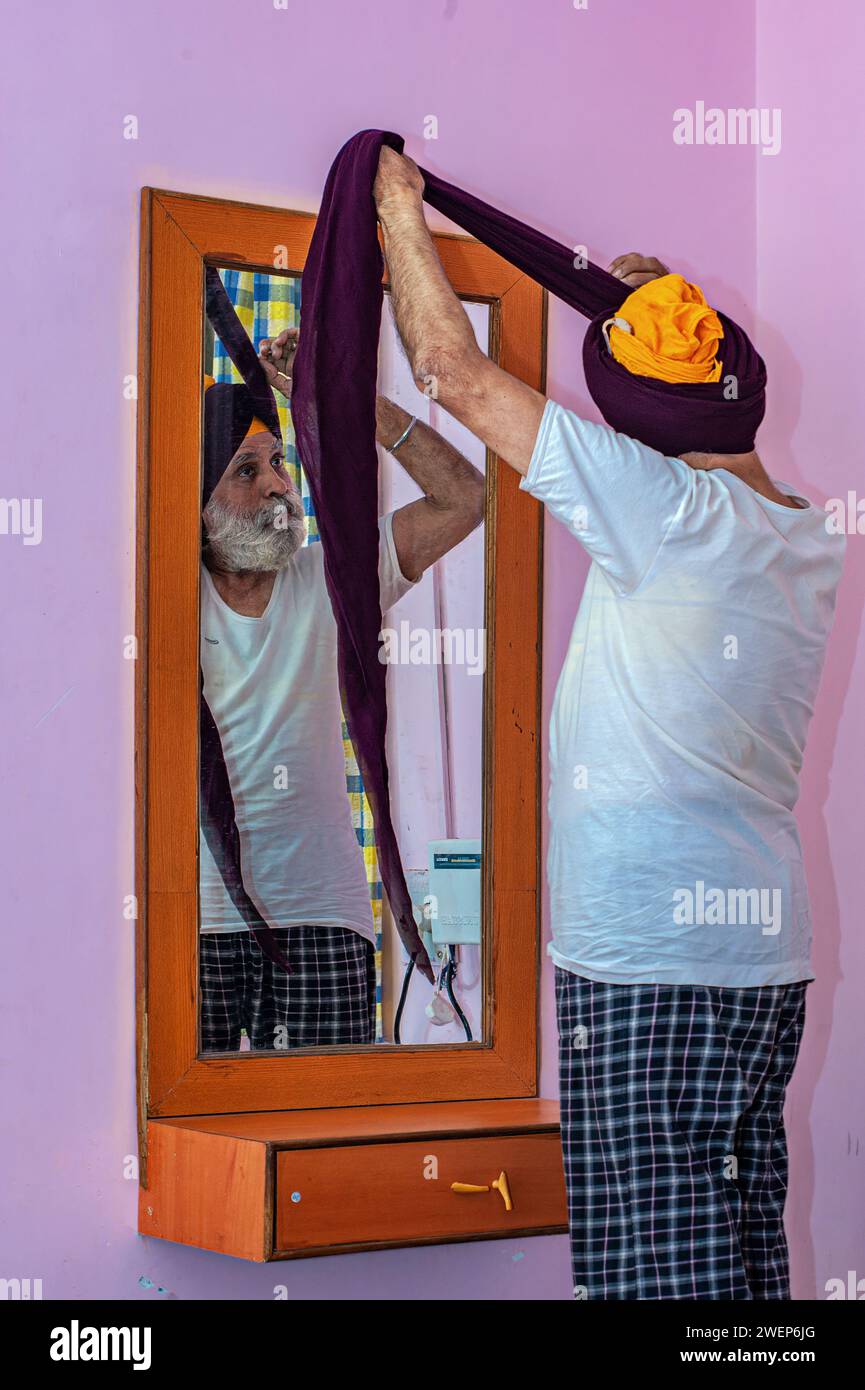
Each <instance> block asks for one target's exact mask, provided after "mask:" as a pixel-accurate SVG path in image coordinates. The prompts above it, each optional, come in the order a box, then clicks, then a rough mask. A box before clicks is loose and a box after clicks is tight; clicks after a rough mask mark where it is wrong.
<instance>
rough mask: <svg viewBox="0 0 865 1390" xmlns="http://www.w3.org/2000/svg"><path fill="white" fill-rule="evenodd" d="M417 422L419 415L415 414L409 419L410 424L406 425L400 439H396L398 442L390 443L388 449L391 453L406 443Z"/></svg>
mask: <svg viewBox="0 0 865 1390" xmlns="http://www.w3.org/2000/svg"><path fill="white" fill-rule="evenodd" d="M416 424H417V416H416V415H413V416H412V417H411V419H410V420H409V422H408V424H407V425H406V427H405V429H404V430H403V432H402V434H401V435H400V437H399V439H398V440H397V441H396V443H395V444H389V445H388V449H387V451H388V453H389V454H395V453H396V451H397V449H398V448H399V447H400V445H401V444H405V442H406V440H407V439H408V437H409V435H410V434H411V432H412V430H413V429H414V427H415V425H416Z"/></svg>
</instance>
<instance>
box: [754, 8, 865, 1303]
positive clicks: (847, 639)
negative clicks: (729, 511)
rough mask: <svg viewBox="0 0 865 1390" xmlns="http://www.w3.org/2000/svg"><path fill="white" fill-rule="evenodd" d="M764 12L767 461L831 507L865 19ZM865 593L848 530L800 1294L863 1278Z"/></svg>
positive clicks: (814, 1000) (816, 764)
mask: <svg viewBox="0 0 865 1390" xmlns="http://www.w3.org/2000/svg"><path fill="white" fill-rule="evenodd" d="M757 16H758V19H757V98H756V101H757V104H758V105H760V106H770V107H776V106H777V107H780V108H781V109H782V111H783V130H784V135H783V143H782V148H781V152H780V154H779V155H777V156H775V157H759V158H758V159H757V238H758V240H757V309H758V321H759V324H760V342H761V347H762V351H763V354H764V356H765V358H766V362H767V368H768V372H769V410H768V414H767V422H766V426H765V428H764V431H763V434H762V436H761V441H760V442H761V448H762V451H763V458H764V461H765V462H766V464H767V467H768V468H769V470H770V472H771V473H772V474H773V476H774V477H781V478H789V479H790V480H791V481H792V482H794V483H796V484H798V485H799V486H800V487H801V488H802V489H803V490H804V491H805V492H806V494H808V495H809V496H811V497H814V498H815V499H816V500H817V501H819V502H820V503H821V504H824V503H825V501H826V500H827V499H828V498H832V497H834V498H844V499H846V497H847V493H848V491H849V490H850V489H853V490H856V491H857V492H858V496H859V497H865V468H863V463H862V382H861V363H862V360H863V355H865V322H863V309H865V265H863V260H862V254H861V238H862V227H863V224H865V192H863V182H862V174H861V169H862V148H863V143H865V108H863V104H862V91H861V74H862V53H863V52H865V10H863V7H862V6H861V5H857V4H852V3H851V4H842V5H835V6H833V7H832V21H833V22H832V23H828V24H822V23H820V22H819V21H818V22H815V18H816V16H815V12H814V9H813V7H812V6H811V5H810V4H808V3H806V0H794V3H792V4H791V3H790V0H761V2H760V4H759V5H758V7H757ZM863 526H865V521H863ZM863 595H865V538H863V536H860V535H855V534H854V535H849V534H848V537H847V561H846V568H845V575H844V580H843V583H842V587H841V592H840V596H839V604H838V610H837V617H836V626H835V632H834V635H833V639H832V644H831V647H830V650H829V659H828V662H827V668H826V673H825V676H824V680H823V685H822V688H821V692H820V698H819V703H818V706H817V712H816V715H815V720H814V724H813V726H812V731H811V736H810V742H809V761H808V762H807V763H806V767H805V772H804V776H803V781H802V798H801V800H800V803H799V824H800V826H801V827H802V838H803V844H804V850H805V861H806V867H807V871H808V877H809V882H810V887H811V899H812V905H813V910H814V940H815V949H814V971H815V975H816V977H817V978H816V981H815V983H814V984H813V985H811V987H810V989H809V991H808V1006H807V1007H808V1015H809V1017H808V1023H807V1027H806V1030H805V1037H804V1041H803V1051H802V1058H801V1061H800V1064H799V1067H798V1069H797V1071H796V1074H795V1076H794V1080H793V1085H792V1087H791V1091H790V1105H789V1111H790V1126H789V1132H790V1153H791V1186H790V1202H789V1207H788V1221H787V1226H788V1232H789V1235H790V1243H791V1250H792V1263H793V1278H794V1284H793V1288H794V1292H797V1291H798V1292H797V1296H798V1297H806V1298H807V1297H825V1286H826V1281H827V1279H830V1278H841V1279H846V1276H847V1271H848V1270H850V1269H855V1270H857V1271H858V1275H859V1278H862V1277H863V1276H865V1083H863V1067H862V1057H863V1030H862V1016H863V1011H862V982H863V979H865V934H863V930H862V913H861V896H860V895H861V891H862V766H863V734H865V718H863V715H865V702H863V700H862V680H863V674H865V673H863V659H865V648H863V643H862V639H861V634H860V629H861V622H862V603H863Z"/></svg>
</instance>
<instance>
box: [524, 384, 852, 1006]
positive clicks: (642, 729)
mask: <svg viewBox="0 0 865 1390" xmlns="http://www.w3.org/2000/svg"><path fill="white" fill-rule="evenodd" d="M521 486H522V487H524V488H525V490H526V491H529V492H531V493H532V494H533V495H535V496H537V497H539V498H541V500H543V501H544V502H545V503H546V504H547V505H548V506H549V507H550V509H551V510H552V511H553V512H554V514H555V515H557V516H558V517H559V518H560V519H561V520H563V521H564V522H565V524H566V525H568V527H569V529H571V530H572V532H573V533H574V534H575V535H576V536H577V537H578V539H580V540H581V541H582V543H583V544H584V545H585V547H586V549H587V550H588V551H589V553H590V554H591V555H592V558H593V560H594V562H595V563H593V565H592V569H591V570H590V573H589V577H588V580H587V583H586V589H585V593H584V595H583V599H582V603H581V606H580V611H579V614H578V616H577V620H576V623H575V626H574V631H573V635H572V638H571V644H570V648H569V651H568V655H567V659H566V661H565V664H564V667H563V670H562V674H561V677H560V680H559V685H558V689H557V692H556V700H555V705H554V710H553V716H552V723H551V731H550V764H551V784H550V799H549V811H550V820H551V827H550V847H549V861H548V870H549V879H550V895H551V917H552V925H553V943H552V946H551V947H550V954H551V955H552V957H553V959H554V960H555V961H556V963H557V964H559V965H562V966H564V967H565V968H570V969H572V970H575V971H577V972H578V973H580V974H583V975H586V976H588V977H590V978H597V979H603V980H610V981H613V982H621V983H637V982H647V983H651V982H658V983H671V984H713V985H727V986H733V987H743V988H744V987H750V986H757V985H767V984H783V983H787V982H792V981H795V980H801V979H808V978H811V969H810V914H809V907H808V896H807V887H806V884H805V877H804V871H803V868H802V863H801V849H800V845H799V837H798V832H797V829H796V824H795V821H794V819H793V816H792V808H793V806H794V804H795V801H796V796H797V791H798V773H799V770H800V768H801V764H802V757H803V753H804V747H805V739H806V734H807V728H808V723H809V720H810V717H811V713H812V709H813V704H814V699H815V696H816V691H817V686H818V683H819V679H820V672H821V668H822V662H823V653H824V647H825V642H826V638H827V635H828V632H829V629H830V626H831V621H832V613H833V608H834V597H835V588H836V585H837V581H838V578H839V575H840V567H841V558H842V554H843V542H842V541H841V539H840V538H839V537H837V536H834V535H830V534H829V532H828V531H827V528H826V524H825V522H826V514H825V513H824V512H822V511H821V510H820V509H819V508H817V507H815V506H813V505H809V506H807V507H802V508H797V507H789V506H784V505H783V504H782V503H776V502H773V501H770V500H769V499H768V498H766V497H762V496H760V495H759V494H757V493H756V492H755V491H753V490H752V489H751V488H750V487H748V485H747V484H746V483H744V482H743V481H742V480H741V479H739V478H738V477H737V476H736V475H735V474H733V473H730V472H727V471H726V470H723V469H715V470H712V471H700V470H695V469H692V468H690V467H689V466H688V465H687V464H686V463H684V462H682V461H681V460H679V459H665V458H664V457H663V456H662V455H660V454H657V453H655V452H654V451H653V450H650V449H646V448H644V446H642V445H639V444H637V443H636V442H635V441H633V440H628V439H626V438H625V437H624V436H621V435H617V434H616V433H615V432H614V431H612V430H608V429H606V427H604V426H594V425H591V424H588V423H587V422H585V421H580V420H578V419H577V417H575V416H572V415H570V413H569V412H567V411H564V410H562V408H561V407H558V406H555V405H554V404H552V403H550V404H549V405H548V406H547V408H546V411H545V415H544V420H543V421H542V425H541V429H540V431H539V434H538V441H537V444H536V448H535V453H534V456H533V459H532V464H531V467H530V469H529V472H528V474H527V475H526V478H525V480H524V482H523V483H522V484H521ZM782 490H784V491H789V490H788V489H786V488H785V489H782Z"/></svg>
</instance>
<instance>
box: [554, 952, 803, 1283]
mask: <svg viewBox="0 0 865 1390" xmlns="http://www.w3.org/2000/svg"><path fill="white" fill-rule="evenodd" d="M555 974H556V1010H557V1015H558V1024H559V1079H560V1084H561V1110H562V1151H563V1160H564V1169H565V1180H566V1186H567V1192H568V1224H569V1228H570V1242H571V1265H572V1272H573V1283H574V1296H575V1297H576V1298H579V1299H605V1300H625V1299H719V1300H730V1299H766V1300H770V1299H772V1300H773V1299H789V1297H790V1286H789V1272H788V1262H787V1241H786V1237H785V1235H784V1224H783V1213H784V1201H785V1198H786V1193H787V1144H786V1137H785V1133H784V1120H783V1108H784V1094H785V1091H786V1087H787V1084H788V1082H789V1080H790V1077H791V1075H792V1073H793V1068H794V1066H795V1063H796V1057H797V1055H798V1051H799V1043H800V1041H801V1037H802V1029H803V1026H804V1021H805V990H806V988H807V984H808V982H807V981H801V982H799V983H796V984H788V985H777V986H767V987H763V988H760V989H727V988H724V989H722V988H718V987H715V986H708V985H649V984H642V985H640V984H637V985H617V984H607V983H602V982H599V981H595V980H588V979H585V978H583V977H582V976H580V975H575V974H572V973H571V972H570V971H567V970H562V969H560V968H559V967H558V966H556V967H555Z"/></svg>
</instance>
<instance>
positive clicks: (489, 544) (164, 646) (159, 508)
mask: <svg viewBox="0 0 865 1390" xmlns="http://www.w3.org/2000/svg"><path fill="white" fill-rule="evenodd" d="M315 220H316V219H315V217H314V215H312V214H310V213H302V212H292V211H289V210H287V209H284V208H268V207H257V206H253V205H250V204H247V203H236V202H227V201H223V200H221V199H216V198H203V197H193V196H190V195H187V194H181V193H171V192H165V191H162V190H159V189H150V188H145V189H144V190H143V191H142V210H141V279H140V318H139V378H138V380H139V407H138V478H137V487H138V491H137V509H136V511H137V624H136V631H137V642H138V646H137V651H138V658H139V659H138V663H137V683H136V745H135V769H136V813H137V814H136V893H137V922H136V996H137V1025H138V1027H137V1032H138V1097H139V1121H140V1128H141V1132H142V1135H143V1134H144V1132H145V1127H146V1121H147V1119H148V1118H157V1117H164V1116H179V1115H189V1116H192V1115H206V1114H217V1115H218V1114H235V1113H237V1112H251V1111H274V1110H298V1109H304V1110H310V1109H316V1108H321V1107H335V1106H370V1105H383V1104H389V1103H402V1104H404V1103H408V1102H417V1101H423V1102H435V1101H452V1100H469V1099H471V1100H483V1099H495V1098H505V1097H529V1096H535V1095H537V1086H538V1048H537V1040H538V974H539V951H540V741H539V736H538V735H539V728H540V694H541V691H540V678H541V613H540V606H541V563H542V508H541V507H540V505H539V504H538V503H537V502H536V501H534V500H533V499H532V498H530V497H528V496H527V495H526V494H525V493H522V492H520V491H519V487H518V477H517V475H516V474H515V473H514V471H513V470H512V469H510V468H508V467H507V465H501V466H499V463H498V461H497V459H496V458H495V456H493V455H491V454H489V453H488V455H487V512H486V522H485V525H486V564H485V574H486V605H485V606H486V629H487V666H486V679H485V696H484V705H485V720H484V725H485V728H484V757H483V767H484V778H485V796H484V808H485V809H484V818H485V824H484V835H483V843H484V858H483V872H484V904H485V922H484V927H485V935H484V938H483V939H484V961H483V966H484V985H485V1028H484V1037H485V1041H484V1042H483V1043H475V1044H447V1045H441V1046H436V1045H430V1044H423V1045H420V1044H419V1045H405V1044H404V1045H398V1046H397V1045H393V1044H376V1045H373V1046H369V1047H367V1048H365V1049H362V1050H360V1051H352V1050H351V1049H349V1048H342V1047H339V1048H322V1049H316V1050H315V1051H308V1050H301V1051H298V1052H296V1053H286V1054H284V1055H282V1056H270V1055H262V1054H253V1055H251V1056H243V1057H238V1058H233V1057H225V1056H220V1057H219V1058H218V1059H213V1060H211V1059H203V1058H201V1057H199V1056H198V1055H197V979H198V834H199V831H198V691H199V686H198V681H199V651H198V647H199V639H198V601H199V571H200V560H201V555H200V535H201V524H200V508H199V496H200V488H199V478H200V467H201V410H200V400H201V381H202V370H203V368H202V340H203V333H202V325H203V318H204V299H203V290H204V266H205V264H218V265H231V266H236V267H240V268H249V269H252V268H256V269H261V268H262V267H272V266H273V265H274V256H275V251H276V248H278V247H280V248H281V247H284V248H286V250H287V257H286V258H285V261H286V266H287V269H286V271H285V273H299V272H301V271H302V269H303V265H304V262H305V259H306V254H307V250H308V247H309V242H310V239H311V236H312V232H313V228H314V226H315ZM435 241H436V244H437V247H438V251H439V254H440V256H441V258H442V262H443V264H444V267H445V270H446V272H447V275H448V277H449V279H450V281H451V284H452V285H453V287H454V289H455V290H456V292H457V293H458V294H459V295H461V296H463V297H465V298H470V299H474V300H480V301H484V302H487V303H488V304H489V305H490V325H491V333H490V338H491V343H492V344H493V352H492V355H493V356H496V357H497V360H498V361H500V362H501V364H502V366H503V367H505V368H506V369H507V370H508V371H509V372H511V373H513V374H514V375H515V376H518V377H520V378H521V379H522V380H523V381H526V382H527V383H528V384H529V385H531V386H533V387H534V388H535V389H537V390H541V391H542V390H543V389H544V365H545V346H546V343H545V340H546V295H545V293H544V291H542V290H541V288H540V286H539V285H537V284H536V283H535V282H534V281H533V280H530V279H529V278H528V277H527V276H525V275H523V274H521V273H520V272H518V271H517V270H515V269H514V267H513V266H511V265H510V264H508V262H507V261H504V260H502V258H501V257H499V256H497V255H496V254H495V253H494V252H492V251H490V250H488V249H487V248H486V247H485V246H483V245H482V244H480V243H479V242H476V241H473V240H471V239H469V238H465V237H458V236H451V235H443V234H437V235H436V236H435ZM280 270H282V266H281V265H280ZM496 348H497V351H496Z"/></svg>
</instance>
